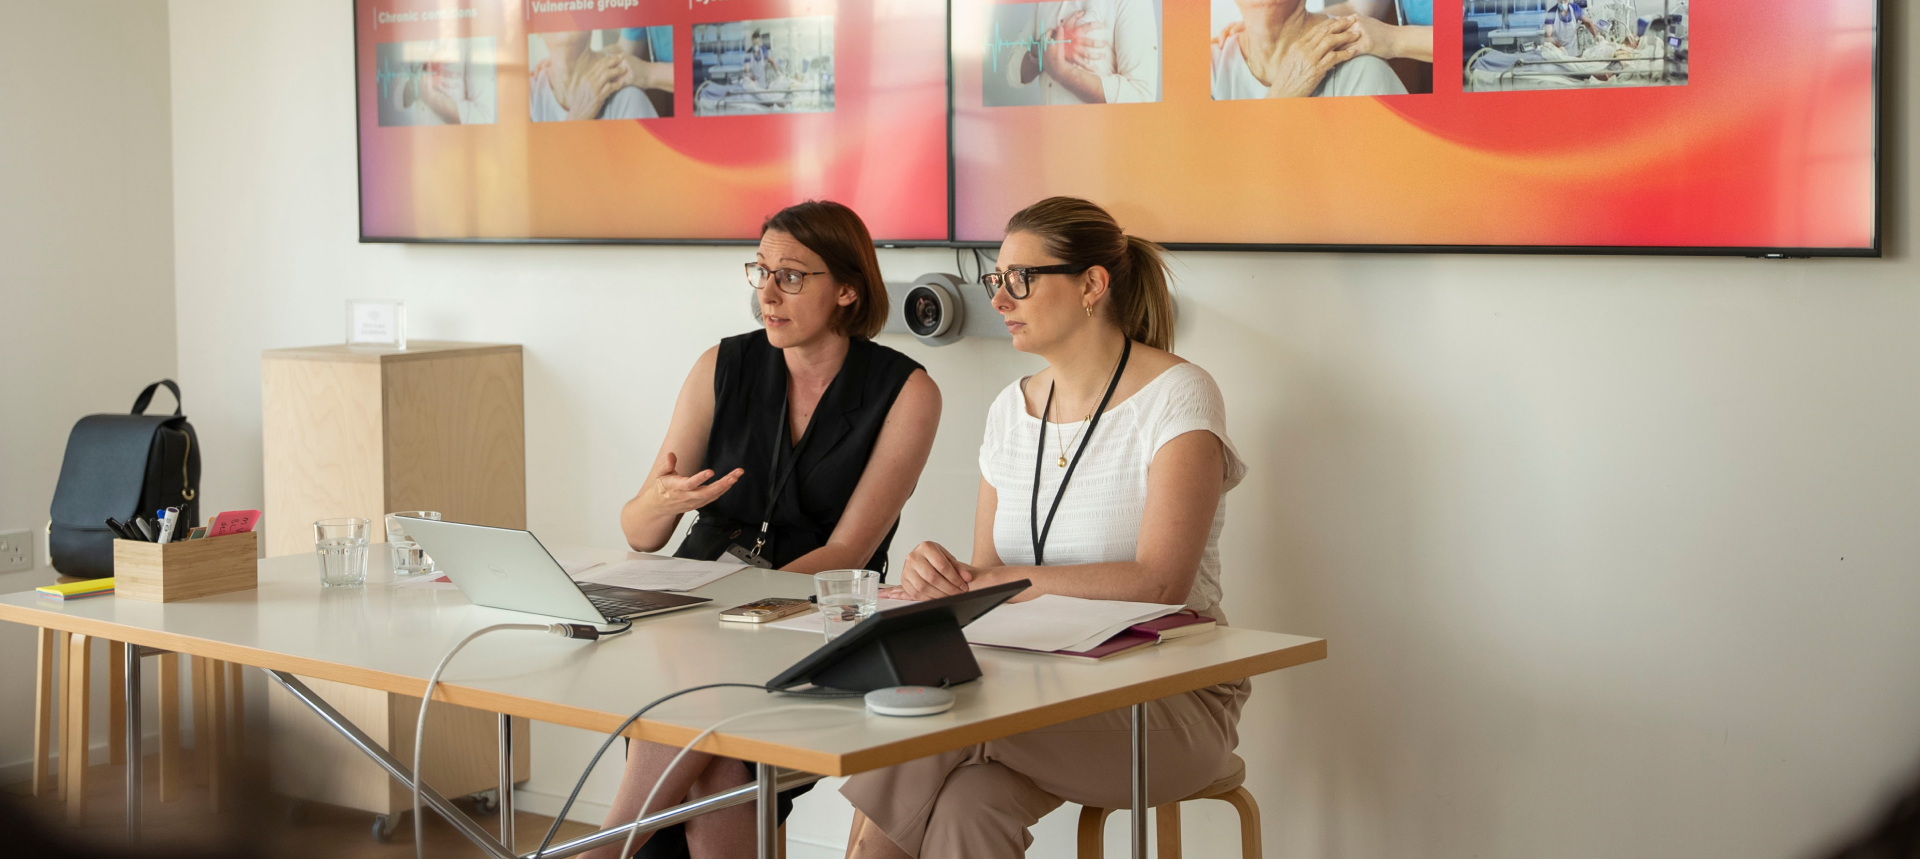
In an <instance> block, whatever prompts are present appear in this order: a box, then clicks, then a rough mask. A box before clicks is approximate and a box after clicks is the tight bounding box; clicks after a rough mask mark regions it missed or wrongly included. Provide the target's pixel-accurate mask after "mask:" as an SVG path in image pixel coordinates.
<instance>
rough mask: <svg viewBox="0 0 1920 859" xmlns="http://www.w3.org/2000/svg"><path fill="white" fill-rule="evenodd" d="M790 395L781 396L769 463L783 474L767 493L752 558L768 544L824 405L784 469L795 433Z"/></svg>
mask: <svg viewBox="0 0 1920 859" xmlns="http://www.w3.org/2000/svg"><path fill="white" fill-rule="evenodd" d="M829 387H831V385H829ZM790 396H791V389H790V388H789V390H788V391H786V392H782V393H781V395H780V413H779V415H778V417H777V420H778V424H777V425H776V426H775V427H774V434H773V464H771V465H769V466H767V473H768V474H778V475H780V476H779V478H778V479H776V480H775V481H774V484H773V493H772V494H771V495H768V496H767V509H766V512H764V513H762V514H760V536H759V537H757V538H755V539H754V541H753V549H752V550H751V551H749V552H748V553H747V554H748V556H749V557H753V558H758V557H760V549H761V548H762V547H764V546H766V545H767V531H768V529H770V528H772V527H773V508H774V506H775V505H777V504H779V503H780V493H781V492H784V491H786V488H787V479H788V478H791V477H793V472H794V470H795V469H797V468H799V466H800V451H802V450H804V449H806V446H807V439H810V438H813V427H814V424H817V423H819V422H820V405H821V404H820V403H816V404H814V407H813V417H811V418H808V419H807V428H806V429H804V430H801V431H800V442H799V443H798V444H795V445H793V461H792V462H790V463H788V464H787V470H786V471H781V470H780V459H781V454H782V453H785V452H786V449H787V435H788V433H791V432H793V430H792V428H791V422H790V420H791V419H790V418H789V417H788V416H787V404H788V400H789V399H790ZM826 399H827V395H826V393H825V392H822V393H821V394H820V400H821V403H824V402H825V401H826Z"/></svg>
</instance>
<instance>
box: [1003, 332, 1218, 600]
mask: <svg viewBox="0 0 1920 859" xmlns="http://www.w3.org/2000/svg"><path fill="white" fill-rule="evenodd" d="M1024 381H1025V380H1024V379H1022V380H1021V381H1018V382H1014V383H1013V384H1011V385H1008V386H1007V389H1006V390H1004V391H1001V392H1000V396H999V397H997V398H995V399H994V401H993V406H992V407H991V408H990V409H988V411H987V433H986V438H985V439H983V440H982V441H981V443H980V474H981V475H982V476H984V477H985V478H986V480H987V483H989V484H991V485H992V486H993V489H994V492H995V493H996V494H997V495H998V496H999V507H998V509H997V510H996V511H995V513H994V517H993V545H994V549H995V550H997V551H998V552H999V555H1000V560H1001V561H1002V562H1004V563H1006V564H1008V565H1009V566H1027V565H1031V564H1032V563H1033V531H1032V528H1031V526H1030V525H1029V510H1030V507H1029V505H1030V503H1031V502H1032V499H1033V458H1034V454H1035V451H1034V445H1035V444H1036V443H1037V442H1038V441H1039V434H1040V429H1041V427H1040V419H1039V418H1036V417H1034V416H1033V415H1030V414H1028V413H1027V404H1026V399H1025V398H1024V397H1023V396H1022V395H1021V392H1020V385H1021V384H1022V383H1023V382H1024ZM1085 423H1086V422H1085V421H1077V422H1074V423H1070V424H1061V425H1059V427H1058V429H1059V430H1060V432H1061V433H1062V437H1064V438H1065V439H1066V440H1067V458H1068V460H1069V461H1071V460H1072V458H1073V451H1074V450H1076V449H1078V448H1079V446H1080V443H1079V442H1078V441H1074V440H1073V439H1074V431H1075V430H1078V429H1080V428H1081V427H1083V426H1084V425H1085ZM1054 430H1055V426H1054V425H1052V424H1049V425H1048V426H1047V427H1046V450H1045V452H1044V454H1043V456H1044V457H1045V462H1043V463H1042V464H1041V466H1040V514H1039V519H1040V523H1041V525H1042V526H1043V527H1044V526H1045V524H1046V517H1047V508H1048V507H1050V506H1052V504H1053V497H1054V492H1055V491H1057V490H1058V489H1059V487H1060V478H1061V477H1062V476H1063V475H1065V474H1066V472H1067V470H1066V469H1064V468H1061V467H1059V466H1058V465H1057V464H1056V463H1057V461H1058V458H1059V450H1058V448H1059V442H1058V441H1057V440H1056V438H1055V435H1054ZM1195 430H1205V431H1207V432H1211V433H1213V434H1214V435H1216V436H1219V438H1220V442H1221V445H1222V447H1223V448H1224V450H1225V453H1226V474H1225V477H1226V482H1225V483H1223V484H1222V485H1221V487H1220V493H1221V495H1223V496H1224V495H1225V494H1226V493H1227V492H1228V491H1230V490H1232V489H1233V487H1235V486H1238V485H1239V484H1240V480H1241V478H1244V477H1246V476H1247V466H1246V463H1245V462H1242V461H1241V459H1240V454H1239V452H1237V451H1235V450H1234V447H1233V441H1232V440H1231V439H1229V438H1227V407H1226V402H1225V400H1224V399H1223V398H1222V397H1221V396H1220V386H1219V385H1216V384H1214V381H1213V377H1212V376H1210V375H1208V374H1207V371H1205V370H1202V369H1200V368H1199V367H1198V366H1196V365H1194V364H1176V365H1174V366H1172V367H1170V368H1168V369H1167V370H1166V371H1165V372H1162V373H1161V374H1160V375H1159V376H1158V377H1155V378H1154V379H1153V381H1150V382H1148V383H1147V384H1146V387H1143V388H1141V389H1140V390H1139V392H1138V393H1135V394H1134V395H1133V396H1131V397H1128V398H1127V399H1126V400H1124V401H1122V402H1121V403H1120V405H1118V406H1113V407H1112V408H1110V409H1109V410H1108V411H1107V413H1106V414H1104V415H1102V416H1101V417H1100V426H1099V428H1098V430H1097V431H1096V432H1095V434H1094V436H1093V440H1092V441H1091V442H1089V443H1088V444H1087V452H1086V453H1085V454H1084V455H1083V456H1081V458H1080V465H1079V466H1078V467H1077V468H1075V469H1074V471H1073V482H1072V483H1070V484H1068V485H1067V492H1066V495H1065V496H1064V497H1062V498H1061V499H1060V512H1059V513H1057V514H1055V515H1054V517H1053V529H1052V530H1051V531H1049V532H1048V533H1047V543H1046V550H1047V566H1063V565H1068V564H1095V563H1110V562H1114V561H1131V560H1133V559H1134V557H1135V553H1136V552H1137V550H1138V547H1139V544H1140V518H1141V515H1142V514H1143V513H1145V511H1146V506H1147V467H1148V466H1150V465H1152V464H1153V457H1154V454H1156V453H1158V452H1159V450H1160V446H1161V445H1164V444H1166V443H1167V442H1170V441H1172V440H1174V439H1176V438H1179V437H1180V436H1182V435H1185V434H1186V433H1190V432H1193V431H1195ZM1226 522H1227V504H1226V501H1225V500H1224V498H1223V499H1222V500H1221V502H1220V506H1219V507H1217V508H1216V509H1215V510H1214V513H1213V527H1212V529H1211V530H1210V531H1209V532H1208V533H1207V548H1206V550H1205V551H1203V552H1202V553H1201V554H1200V569H1199V572H1198V574H1197V575H1195V576H1194V578H1193V588H1192V590H1189V591H1188V592H1187V606H1188V607H1190V608H1194V609H1206V608H1210V607H1214V606H1216V605H1218V604H1219V602H1220V529H1221V528H1222V527H1224V526H1225V525H1226Z"/></svg>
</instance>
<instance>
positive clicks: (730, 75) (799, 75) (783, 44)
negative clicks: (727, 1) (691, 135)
mask: <svg viewBox="0 0 1920 859" xmlns="http://www.w3.org/2000/svg"><path fill="white" fill-rule="evenodd" d="M693 79H694V80H695V81H697V83H696V84H695V85H694V90H693V115H694V116H741V115H747V114H759V113H822V112H828V111H831V110H833V18H832V16H820V17H812V18H773V19H766V20H759V21H731V22H728V23H725V24H695V25H693Z"/></svg>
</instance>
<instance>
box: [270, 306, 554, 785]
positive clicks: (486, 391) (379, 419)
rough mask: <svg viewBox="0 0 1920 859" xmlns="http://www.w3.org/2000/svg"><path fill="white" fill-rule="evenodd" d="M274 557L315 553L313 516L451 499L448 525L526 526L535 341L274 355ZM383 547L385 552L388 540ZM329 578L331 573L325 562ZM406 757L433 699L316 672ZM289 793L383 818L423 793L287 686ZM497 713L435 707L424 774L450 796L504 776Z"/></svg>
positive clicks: (334, 695)
mask: <svg viewBox="0 0 1920 859" xmlns="http://www.w3.org/2000/svg"><path fill="white" fill-rule="evenodd" d="M260 399H261V405H262V408H263V411H264V415H263V424H264V439H263V442H262V446H263V453H264V454H265V457H266V463H265V466H266V467H265V478H266V510H265V511H263V512H264V513H265V514H266V515H265V517H264V522H263V526H264V528H265V529H266V541H267V554H268V555H296V554H302V553H311V552H313V522H314V520H316V519H330V518H335V517H342V516H360V517H365V518H367V519H371V520H373V539H375V540H378V541H385V540H386V536H387V532H386V526H385V517H386V514H387V513H389V512H393V511H399V510H437V511H439V512H440V514H441V515H442V516H443V517H444V518H445V519H447V520H449V521H454V522H472V523H476V524H481V525H493V526H498V527H504V528H525V527H526V526H527V470H526V462H527V452H526V451H527V445H526V418H525V409H526V407H525V403H526V397H525V394H524V392H523V390H522V387H521V369H520V347H519V346H516V345H510V344H497V343H452V342H442V341H412V342H409V343H408V344H407V349H406V350H405V351H398V350H391V349H385V350H382V349H366V348H348V347H346V346H344V345H338V346H313V347H308V348H301V349H273V350H269V351H268V352H266V353H265V354H264V355H263V366H262V368H261V397H260ZM383 549H384V547H378V548H376V551H381V550H383ZM315 581H316V583H317V582H318V573H317V572H316V573H315ZM306 682H307V683H308V685H309V686H311V687H312V688H313V690H314V691H315V692H316V693H318V694H319V695H320V697H322V698H325V699H326V700H327V701H328V703H330V704H332V705H333V706H334V707H335V708H336V709H338V710H340V711H341V712H342V713H343V714H345V715H346V716H347V717H348V718H349V719H351V720H353V721H354V722H355V723H356V724H358V725H360V726H361V727H362V728H363V729H364V730H366V731H367V733H368V734H369V735H370V736H372V737H373V738H374V740H376V741H377V742H379V743H380V744H381V745H383V746H385V747H386V748H387V750H388V751H391V752H392V753H394V754H395V755H396V756H398V757H399V758H400V759H401V760H403V761H405V760H410V759H411V757H412V754H413V722H414V718H415V716H416V714H418V712H419V709H418V708H419V706H420V699H418V698H413V697H409V696H406V695H396V694H391V693H387V692H380V691H375V690H372V689H362V688H358V687H354V686H348V685H346V684H342V683H331V682H327V681H322V680H314V679H308V680H307V681H306ZM267 710H268V726H269V729H270V731H271V737H270V739H271V743H272V753H271V754H272V766H273V779H272V780H273V786H274V790H275V792H277V793H281V794H284V795H288V796H293V797H296V798H299V799H309V800H314V801H318V802H326V803H331V804H334V805H344V806H348V807H351V808H361V809H366V810H368V811H373V812H377V813H380V814H392V813H394V812H396V811H399V810H402V809H405V808H407V807H409V806H410V803H411V799H410V796H411V795H410V794H409V793H408V792H407V791H405V790H403V789H401V787H400V785H399V783H398V782H395V781H393V780H392V779H391V778H389V777H388V776H387V774H386V772H385V771H384V770H382V769H380V767H379V766H378V765H377V764H375V763H374V762H373V761H371V760H369V759H368V758H367V757H366V756H365V755H363V754H361V753H360V752H359V751H358V750H356V749H354V748H353V747H352V746H351V745H350V744H349V743H347V741H346V740H345V739H343V738H341V737H340V736H338V735H337V734H335V733H334V732H333V731H332V729H330V728H328V727H327V726H326V725H325V724H324V723H322V722H321V721H320V718H319V717H318V716H317V715H315V714H314V713H313V712H312V711H311V710H308V709H307V708H306V707H305V706H303V705H301V704H300V703H299V702H297V701H294V700H293V698H292V696H290V695H288V694H287V693H286V691H285V690H282V689H280V688H279V687H278V686H277V685H275V686H273V687H272V688H271V689H270V690H269V695H268V708H267ZM496 719H497V717H495V716H494V715H493V714H490V713H483V712H481V711H478V710H471V709H468V708H465V707H455V706H452V705H449V704H446V703H436V704H434V705H433V708H432V710H431V712H429V713H428V714H427V720H428V743H427V746H426V748H425V749H424V750H423V752H424V754H423V760H422V762H421V770H422V771H424V772H425V773H426V777H427V783H428V784H431V785H433V786H434V789H436V790H439V791H440V792H441V793H443V794H446V795H447V796H459V795H461V794H466V793H474V792H477V791H481V790H485V789H487V788H491V787H495V786H497V785H498V783H499V776H498V766H497V752H496V749H497V746H496V743H497V741H498V738H497V736H496V735H497V733H498V727H497V721H496ZM512 730H513V734H514V743H513V749H514V767H513V768H514V776H515V780H516V781H518V780H523V779H525V778H526V777H527V771H528V762H529V757H528V754H527V720H525V719H514V720H513V729H512Z"/></svg>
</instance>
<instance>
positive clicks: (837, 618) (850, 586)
mask: <svg viewBox="0 0 1920 859" xmlns="http://www.w3.org/2000/svg"><path fill="white" fill-rule="evenodd" d="M813 592H814V598H815V599H816V600H818V601H819V604H820V615H821V621H822V623H821V625H822V626H823V627H824V628H825V629H826V633H827V640H828V641H832V640H834V639H835V638H838V637H839V636H840V634H841V633H843V632H846V631H847V630H849V629H852V628H853V627H854V626H855V625H857V624H858V623H860V621H863V620H866V619H867V616H868V615H871V614H873V611H874V609H875V608H877V607H879V605H880V574H879V573H876V572H874V571H872V570H827V571H825V572H820V573H814V574H813Z"/></svg>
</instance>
